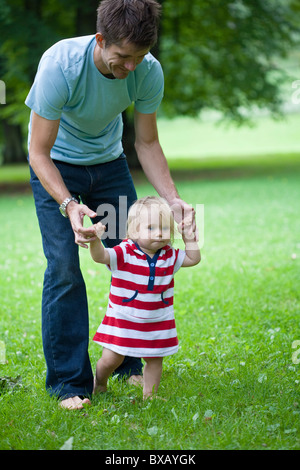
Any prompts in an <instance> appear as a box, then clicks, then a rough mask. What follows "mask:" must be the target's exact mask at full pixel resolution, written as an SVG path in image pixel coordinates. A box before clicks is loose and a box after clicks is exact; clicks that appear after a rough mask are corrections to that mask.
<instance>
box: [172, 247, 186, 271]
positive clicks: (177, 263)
mask: <svg viewBox="0 0 300 470" xmlns="http://www.w3.org/2000/svg"><path fill="white" fill-rule="evenodd" d="M175 257H176V261H175V264H174V274H175V273H176V272H177V271H178V270H179V269H180V268H181V266H182V263H183V260H184V258H185V251H183V250H180V249H177V250H175Z"/></svg>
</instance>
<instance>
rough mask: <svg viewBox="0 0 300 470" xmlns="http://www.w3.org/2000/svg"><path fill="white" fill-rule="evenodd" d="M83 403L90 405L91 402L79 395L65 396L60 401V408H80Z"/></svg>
mask: <svg viewBox="0 0 300 470" xmlns="http://www.w3.org/2000/svg"><path fill="white" fill-rule="evenodd" d="M83 405H91V402H90V400H89V399H88V398H83V399H81V398H80V397H77V396H76V397H71V398H66V399H65V400H62V401H61V402H60V406H61V408H66V409H68V410H82V409H83V408H84V406H83Z"/></svg>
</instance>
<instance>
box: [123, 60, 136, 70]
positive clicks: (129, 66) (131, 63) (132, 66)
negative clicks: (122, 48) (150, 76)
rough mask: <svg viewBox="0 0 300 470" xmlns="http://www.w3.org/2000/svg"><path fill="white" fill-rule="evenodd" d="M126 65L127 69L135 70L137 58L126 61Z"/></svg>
mask: <svg viewBox="0 0 300 470" xmlns="http://www.w3.org/2000/svg"><path fill="white" fill-rule="evenodd" d="M125 67H126V69H127V70H129V71H130V72H133V71H134V70H135V69H136V62H135V60H129V61H127V62H125Z"/></svg>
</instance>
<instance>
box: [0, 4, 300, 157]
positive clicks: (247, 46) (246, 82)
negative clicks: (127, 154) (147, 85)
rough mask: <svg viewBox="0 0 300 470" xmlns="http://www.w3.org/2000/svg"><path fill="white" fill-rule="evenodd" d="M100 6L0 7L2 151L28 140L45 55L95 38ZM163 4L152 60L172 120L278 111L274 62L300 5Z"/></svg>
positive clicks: (285, 48)
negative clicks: (28, 102) (58, 45)
mask: <svg viewBox="0 0 300 470" xmlns="http://www.w3.org/2000/svg"><path fill="white" fill-rule="evenodd" d="M98 3H99V1H98V0H90V1H88V2H82V0H73V2H71V3H70V2H69V1H68V0H0V80H3V81H4V82H5V84H6V104H5V105H0V113H1V123H2V126H0V141H1V140H2V141H4V143H5V146H4V148H6V149H7V148H9V147H10V148H11V149H12V143H14V144H16V142H17V141H19V142H20V141H21V140H22V139H21V137H20V136H21V130H22V129H23V135H26V127H27V121H28V114H29V113H28V109H27V108H26V106H25V105H24V100H25V97H26V95H27V93H28V91H29V88H30V86H31V83H32V81H33V79H34V76H35V73H36V69H37V65H38V62H39V59H40V57H41V55H42V54H43V52H44V51H45V50H46V49H47V48H48V47H50V46H51V45H52V44H53V43H55V42H56V41H58V40H60V39H62V38H66V37H72V36H76V35H83V34H93V33H94V32H95V22H96V8H97V6H98ZM160 3H161V4H162V6H163V15H162V22H161V32H160V37H159V43H158V46H157V47H156V48H155V55H158V56H159V59H160V60H161V62H162V65H163V68H164V72H165V84H166V86H165V98H164V101H163V105H162V109H163V110H164V112H165V113H166V114H167V115H168V116H175V115H178V114H181V115H192V116H195V115H198V114H199V112H200V111H201V110H202V109H204V108H209V109H214V110H218V111H220V112H221V113H222V114H223V115H224V116H225V117H226V118H229V119H231V120H234V121H235V122H242V121H243V119H244V113H243V110H245V109H249V108H251V107H252V106H258V107H261V108H268V109H270V110H271V111H272V112H273V113H274V114H276V113H278V112H279V108H280V103H281V102H280V84H281V81H282V80H283V71H281V70H279V68H278V66H277V65H276V64H277V62H276V59H277V58H278V57H285V56H286V55H287V53H288V52H289V51H290V50H291V48H292V47H294V45H295V43H296V41H297V40H298V38H299V36H298V35H297V34H296V33H297V31H298V29H299V14H300V10H299V0H291V2H289V0H222V1H220V0H161V1H160ZM128 121H129V122H130V119H129V120H128ZM21 126H22V129H21ZM1 129H2V131H1ZM12 129H13V130H14V132H12ZM1 132H2V139H1ZM129 140H130V141H131V142H132V139H129ZM21 147H22V143H21V144H20V145H19V149H16V147H15V145H14V149H13V150H11V151H10V154H11V156H14V155H16V154H17V153H19V154H20V155H21V154H22V150H20V148H21ZM8 153H9V152H8ZM23 154H24V150H23ZM23 154H22V155H21V156H20V158H24V156H23Z"/></svg>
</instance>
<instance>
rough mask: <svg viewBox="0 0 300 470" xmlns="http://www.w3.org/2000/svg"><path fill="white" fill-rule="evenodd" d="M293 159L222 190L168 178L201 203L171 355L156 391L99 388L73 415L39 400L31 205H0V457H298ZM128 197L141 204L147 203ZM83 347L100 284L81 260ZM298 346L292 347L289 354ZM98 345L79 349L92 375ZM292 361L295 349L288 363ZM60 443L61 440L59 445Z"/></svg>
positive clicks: (24, 199) (101, 297)
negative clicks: (196, 256)
mask: <svg viewBox="0 0 300 470" xmlns="http://www.w3.org/2000/svg"><path fill="white" fill-rule="evenodd" d="M299 170H300V160H299V158H298V159H296V161H295V162H294V163H293V165H291V166H289V165H287V166H286V167H285V168H282V167H280V169H278V168H275V167H274V168H273V169H272V167H271V166H269V167H268V169H267V170H264V171H263V172H262V173H261V174H260V173H259V172H258V171H257V172H256V173H255V174H252V173H249V175H248V176H247V174H245V173H244V174H243V177H242V178H235V177H234V173H230V172H229V173H227V177H226V179H220V178H214V177H211V178H210V179H201V180H199V179H197V178H196V176H195V177H194V178H193V179H188V180H184V179H183V180H178V189H179V192H180V194H181V196H182V198H183V199H185V200H186V201H187V202H189V203H191V204H193V205H196V204H204V207H205V212H204V214H205V217H204V246H203V248H202V261H201V263H200V265H198V266H196V267H194V268H187V269H181V270H180V271H179V272H178V274H177V275H176V280H175V284H176V294H175V316H176V323H177V329H178V335H179V340H180V350H179V352H178V353H177V354H176V355H174V356H171V357H169V358H166V359H165V361H164V372H163V377H162V381H161V386H160V390H159V394H160V396H161V397H163V398H165V399H166V400H167V401H166V402H164V401H160V400H154V401H152V402H143V400H142V394H141V391H140V390H139V389H136V388H135V387H133V386H129V385H127V384H126V383H119V382H118V381H116V380H111V381H110V385H109V392H108V393H107V394H105V395H101V396H99V397H97V398H95V399H94V400H93V406H92V407H90V408H88V409H86V410H84V411H83V412H69V411H66V410H61V409H59V408H58V406H57V403H56V402H55V401H54V400H53V399H50V398H49V397H48V396H47V394H46V393H45V391H44V381H45V363H44V358H43V352H42V343H41V334H40V297H41V289H42V277H43V271H44V268H45V261H44V257H43V253H42V248H41V242H40V235H39V229H38V224H37V221H36V216H35V209H34V204H33V200H32V197H31V196H30V195H28V194H24V195H22V194H19V195H16V196H12V195H11V196H5V195H2V196H1V197H0V215H1V221H2V223H1V244H2V249H1V252H0V265H1V270H0V285H1V315H0V326H1V328H0V340H2V341H4V342H5V345H6V360H7V362H6V363H5V364H0V377H2V378H3V377H4V376H6V377H9V378H16V377H18V376H20V384H19V386H18V385H16V386H15V387H14V388H13V387H12V386H13V384H12V383H10V382H9V381H7V383H6V386H5V387H2V389H1V394H0V449H27V450H29V449H33V450H37V449H43V450H46V449H51V450H52V449H53V450H54V449H60V448H61V447H62V446H63V444H64V443H65V442H66V441H68V440H69V439H70V438H73V441H72V448H73V449H76V450H79V449H86V450H89V449H114V450H118V449H128V450H133V449H147V450H154V449H179V450H181V449H182V450H188V449H193V450H197V449H235V450H240V449H242V450H245V449H250V450H253V449H263V450H264V449H288V450H292V449H299V448H300V426H299V415H300V396H299V381H300V364H297V362H298V361H295V360H293V359H292V354H293V353H295V352H296V351H295V350H294V349H293V348H292V344H293V342H294V341H296V340H300V328H299V313H300V302H299V297H300V295H299V285H300V274H299V272H300V269H299V268H300V266H299V265H300V217H299V215H300V214H299V210H300V209H299V207H300V206H299V200H300V176H299ZM152 192H153V191H152V190H151V187H150V186H149V185H147V184H141V185H139V186H138V193H139V195H140V196H142V195H145V194H148V193H152ZM81 264H82V269H83V272H84V275H85V279H86V283H87V290H88V297H89V307H90V338H92V336H93V334H94V331H95V329H96V328H97V327H98V324H99V322H100V320H101V317H102V316H103V315H104V311H105V307H106V301H107V293H108V286H109V273H108V272H107V270H106V269H105V268H103V266H99V265H97V264H95V263H94V262H93V261H92V260H91V258H90V256H89V253H88V252H87V251H85V250H82V251H81ZM298 348H299V346H298ZM99 354H100V348H99V347H98V346H97V345H96V344H93V343H92V341H90V355H91V360H92V364H93V367H95V364H96V361H97V359H98V357H99ZM298 358H299V359H300V351H299V354H298ZM69 442H70V441H69Z"/></svg>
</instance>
